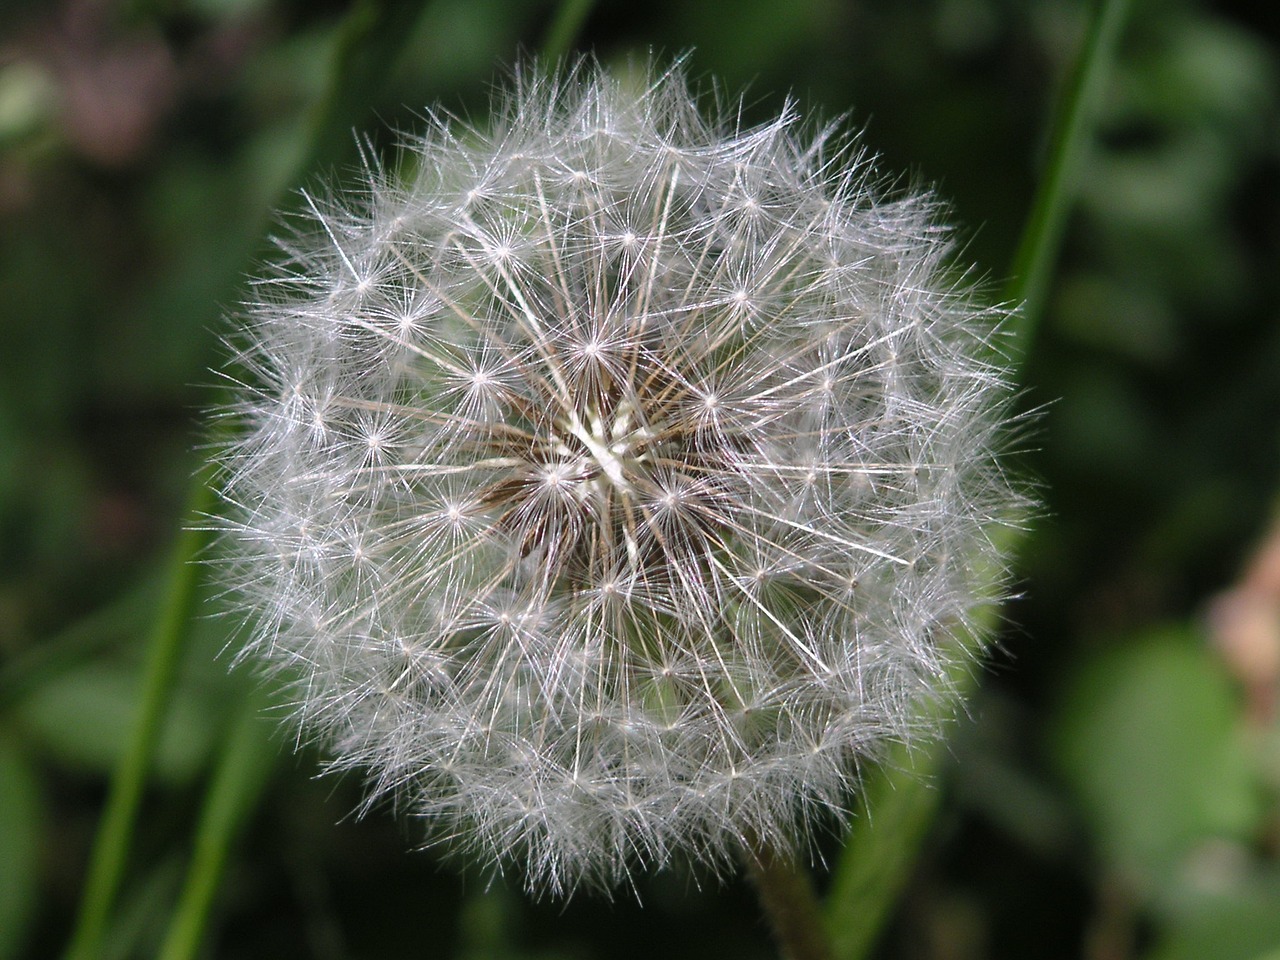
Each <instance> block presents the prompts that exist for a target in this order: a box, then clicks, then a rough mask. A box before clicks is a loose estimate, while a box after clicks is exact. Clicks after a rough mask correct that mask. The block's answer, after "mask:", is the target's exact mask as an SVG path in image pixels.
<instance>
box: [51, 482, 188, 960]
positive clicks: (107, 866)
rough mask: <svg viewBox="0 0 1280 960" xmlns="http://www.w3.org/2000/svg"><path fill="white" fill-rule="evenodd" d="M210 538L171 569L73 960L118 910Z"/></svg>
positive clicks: (84, 955) (176, 557)
mask: <svg viewBox="0 0 1280 960" xmlns="http://www.w3.org/2000/svg"><path fill="white" fill-rule="evenodd" d="M208 479H209V478H208V476H207V475H205V474H203V473H202V474H201V476H200V482H199V483H197V484H196V486H195V489H194V491H193V493H192V496H191V503H190V506H189V508H188V511H187V512H186V514H185V516H187V517H196V516H200V515H201V514H203V513H205V512H206V511H207V509H208V506H209V504H210V499H211V495H210V493H209V484H208ZM205 536H206V534H205V533H204V531H201V530H195V529H191V528H188V529H186V530H184V532H183V533H182V534H181V536H179V537H178V542H177V544H176V546H175V548H174V550H173V555H172V560H171V561H170V565H169V570H170V580H169V585H168V589H167V591H166V595H165V600H164V605H163V607H162V609H161V613H160V617H159V620H158V621H157V622H156V626H155V630H154V632H153V633H152V635H151V639H150V641H149V643H148V645H147V651H148V652H147V662H146V673H145V677H144V680H143V685H142V697H141V702H140V705H139V708H138V714H137V717H136V719H135V721H134V726H133V731H132V733H131V735H130V738H129V743H128V745H127V747H126V748H125V752H124V755H123V756H122V757H121V760H120V764H119V766H117V767H116V770H115V773H114V775H113V776H112V778H111V788H110V792H109V794H108V796H107V805H106V810H105V811H104V813H103V815H102V820H101V822H100V823H99V825H98V835H97V837H96V839H95V840H94V846H93V853H92V855H91V857H90V861H89V873H88V880H87V881H86V883H85V889H84V894H83V896H82V899H81V901H80V910H79V914H78V915H77V917H76V924H75V929H74V932H73V934H72V937H71V943H70V945H69V946H68V947H67V952H66V958H67V960H94V958H97V957H99V956H101V954H102V946H103V938H104V937H105V935H106V930H107V920H108V918H109V917H110V916H111V911H112V909H113V908H114V906H115V902H116V898H117V896H118V894H119V891H120V882H121V879H122V878H123V876H124V869H125V864H126V862H127V861H128V858H129V849H130V847H131V846H132V844H133V834H134V829H135V826H136V823H137V816H138V807H139V805H140V804H141V801H142V792H143V787H144V786H145V784H146V779H147V771H148V770H149V769H150V768H151V760H152V757H153V756H154V754H155V748H156V743H157V742H158V741H159V738H160V727H161V721H162V720H163V719H164V712H165V708H166V707H167V706H168V704H169V697H170V694H171V693H172V691H173V680H174V676H175V674H176V672H177V667H178V661H179V658H180V656H181V653H182V648H183V645H184V641H185V639H186V636H187V626H188V624H189V623H190V622H191V617H192V614H193V609H192V607H193V603H194V601H195V594H196V583H197V580H198V579H199V575H200V567H199V566H198V565H197V564H195V563H193V562H192V560H193V558H194V557H195V556H196V554H197V553H198V552H199V549H200V547H201V545H202V544H203V543H204V540H205Z"/></svg>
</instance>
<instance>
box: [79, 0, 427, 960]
mask: <svg viewBox="0 0 1280 960" xmlns="http://www.w3.org/2000/svg"><path fill="white" fill-rule="evenodd" d="M421 8H422V4H420V3H419V4H415V3H394V2H391V0H385V2H377V0H362V2H360V3H359V4H357V6H356V7H355V8H354V9H353V10H352V12H351V13H350V14H348V16H347V19H346V21H345V22H344V24H343V26H342V28H341V30H340V33H339V36H338V46H337V51H336V54H335V64H336V66H335V69H334V71H333V83H332V85H331V87H330V90H329V92H328V95H327V96H326V97H325V98H324V101H323V102H322V104H321V105H320V108H319V109H318V110H317V112H316V115H315V119H314V123H313V130H314V132H313V135H312V145H311V149H310V150H309V151H308V153H307V158H306V159H307V166H310V165H311V164H313V163H317V162H328V161H329V160H331V159H332V158H333V157H334V156H337V155H338V154H339V152H340V150H341V149H342V148H341V146H340V143H341V142H342V141H343V139H344V138H345V139H346V140H347V141H348V142H349V138H350V134H349V132H348V131H349V129H350V123H351V121H352V120H353V119H357V118H359V117H360V116H362V115H363V114H364V113H365V112H366V111H367V110H368V109H369V105H370V104H371V103H372V102H373V100H374V93H375V92H376V90H377V89H378V88H379V87H380V86H381V85H382V83H383V82H384V81H385V79H386V77H387V75H388V74H389V72H390V69H391V67H393V66H394V64H395V61H396V54H397V53H398V52H399V51H400V49H401V48H402V47H403V45H404V43H405V41H406V40H407V39H408V38H409V36H411V34H412V30H411V29H410V28H411V27H412V25H413V23H414V22H416V19H417V17H418V16H419V14H420V13H421ZM211 506H212V494H211V484H210V477H209V476H208V475H207V474H206V473H205V472H202V473H201V474H200V475H199V476H198V477H197V479H196V482H195V484H194V486H193V493H192V496H191V505H190V508H189V510H188V513H187V514H186V516H187V517H189V518H194V517H199V516H205V515H207V513H208V511H209V509H210V508H211ZM207 536H208V533H207V531H205V530H198V529H193V528H187V529H186V530H185V532H184V533H183V534H182V535H181V536H180V537H179V539H178V542H177V544H176V547H175V549H174V552H173V556H172V559H171V561H170V564H169V569H170V581H169V584H168V586H167V589H166V593H165V599H164V601H163V606H162V611H161V615H160V617H159V620H158V622H157V624H156V628H155V632H154V633H153V634H152V637H151V640H150V642H149V644H148V654H147V665H146V675H145V679H144V682H143V690H142V695H141V701H140V707H139V711H138V716H137V720H136V723H135V727H134V729H133V732H132V735H131V738H130V742H129V744H128V747H127V748H126V751H125V753H124V755H123V756H122V758H121V761H120V763H119V765H118V766H117V768H116V770H115V773H114V775H113V777H112V782H111V788H110V793H109V796H108V799H107V805H106V808H105V811H104V813H103V816H102V820H101V822H100V824H99V828H98V835H97V838H96V839H95V841H94V849H93V852H92V855H91V859H90V864H89V872H88V879H87V881H86V885H85V889H84V893H83V894H82V899H81V903H80V908H79V913H78V916H77V919H76V923H75V928H74V931H73V934H72V937H71V941H70V944H69V946H68V947H67V951H66V954H65V960H95V958H97V957H99V956H100V955H101V954H102V947H103V943H104V938H105V936H106V932H107V926H108V921H109V919H110V917H111V914H112V911H113V909H114V907H115V903H116V900H117V898H118V895H119V890H120V884H121V881H122V879H123V876H124V872H125V866H126V863H127V861H128V857H129V850H130V847H131V846H132V841H133V835H134V831H135V827H136V821H137V815H138V809H139V806H140V803H141V799H142V793H143V789H144V787H145V784H146V778H147V772H148V770H149V769H150V767H151V761H152V758H153V756H154V753H155V748H156V743H157V741H158V739H159V734H160V726H161V721H162V720H163V718H164V711H165V707H166V706H167V705H168V701H169V697H170V694H171V692H172V689H173V682H174V678H175V674H176V670H177V665H178V661H179V658H180V655H181V651H182V648H183V641H184V640H185V637H186V634H187V628H188V625H189V624H190V622H191V618H192V615H193V613H194V611H193V609H192V607H193V601H194V597H195V592H196V591H195V588H196V584H197V581H198V578H199V575H200V569H201V568H200V566H199V565H198V564H196V563H195V562H194V560H195V558H196V556H197V555H198V553H199V551H200V549H201V547H202V546H203V545H204V543H205V542H206V537H207ZM230 756H231V757H232V758H233V759H234V758H236V757H240V756H241V751H239V750H232V751H231V752H230ZM250 785H251V778H250V777H248V775H247V773H244V772H242V775H240V776H234V775H233V774H232V772H227V773H225V774H224V775H220V776H219V777H215V779H214V786H213V791H214V792H213V793H211V795H210V798H209V800H208V802H207V809H208V810H210V811H211V814H210V815H211V816H213V814H214V813H216V814H217V815H218V817H224V816H225V814H223V813H222V812H221V811H223V810H226V809H231V808H233V807H236V806H237V803H238V804H240V805H243V803H245V802H247V799H248V797H243V798H240V800H239V801H237V799H236V798H234V797H231V796H230V795H229V794H230V793H231V792H232V791H235V790H241V791H244V790H247V789H248V788H249V787H250ZM222 791H225V792H227V794H228V795H227V796H223V795H222V793H221V792H222ZM215 800H216V801H217V803H216V804H215ZM235 822H238V819H236V818H233V819H232V822H231V824H230V825H227V824H226V823H225V821H224V820H219V819H215V820H214V821H213V822H212V823H206V824H205V825H204V826H203V827H202V833H201V836H202V840H201V841H200V842H201V844H203V845H202V846H200V847H199V848H198V851H197V860H198V864H197V866H196V867H193V870H194V871H195V873H193V883H195V884H196V887H197V889H196V890H194V891H192V892H191V893H190V894H189V897H190V900H189V903H190V904H191V906H190V907H188V906H187V903H188V900H187V898H186V896H184V907H183V913H182V914H180V917H179V920H178V921H175V923H176V924H177V927H176V928H175V929H177V930H179V933H174V934H172V935H173V936H174V937H179V936H180V933H181V931H185V930H186V929H188V928H189V925H190V923H192V922H194V921H193V920H192V919H191V918H193V917H194V915H195V913H196V912H197V907H196V905H197V904H198V903H199V902H200V898H201V897H204V896H206V891H205V889H204V886H203V885H205V884H208V883H210V882H212V881H216V878H217V875H218V873H219V872H220V870H219V869H213V867H214V866H215V865H216V866H218V867H219V868H220V865H221V863H222V862H223V860H224V859H225V847H226V844H228V843H229V842H230V839H231V835H230V834H231V832H230V829H229V827H231V826H234V823H235ZM215 826H217V827H218V829H217V830H215V829H214V828H215ZM214 842H217V843H221V844H222V845H223V850H222V851H221V852H219V851H216V850H214V849H212V847H211V845H212V844H213V843H214ZM207 895H208V896H212V891H211V890H209V891H207ZM188 911H190V912H188ZM181 935H183V936H185V934H181ZM174 942H175V943H184V942H185V941H181V940H175V941H174ZM174 949H178V948H177V947H175V948H174Z"/></svg>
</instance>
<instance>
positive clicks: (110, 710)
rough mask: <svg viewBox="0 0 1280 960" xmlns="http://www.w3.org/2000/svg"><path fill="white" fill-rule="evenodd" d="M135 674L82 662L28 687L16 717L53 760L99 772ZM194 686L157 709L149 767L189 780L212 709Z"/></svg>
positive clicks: (122, 738) (109, 758) (130, 698)
mask: <svg viewBox="0 0 1280 960" xmlns="http://www.w3.org/2000/svg"><path fill="white" fill-rule="evenodd" d="M137 699H138V677H137V674H136V672H135V671H134V670H131V669H129V668H127V667H125V666H117V665H111V664H102V663H88V664H84V665H82V666H80V667H78V668H77V669H75V670H73V671H71V672H69V673H66V674H64V675H63V676H60V677H56V678H54V679H53V680H50V681H49V682H47V683H44V684H42V685H41V686H40V687H39V688H37V689H36V690H34V691H33V692H32V693H30V694H29V695H28V696H27V698H26V699H25V700H23V701H22V702H21V704H20V705H19V706H18V707H17V711H16V712H17V714H18V717H19V720H20V722H21V723H22V724H23V725H24V726H25V727H27V728H28V730H29V731H30V732H31V734H32V735H33V736H34V737H36V738H37V739H38V740H39V741H40V743H41V746H42V747H43V748H45V749H47V750H49V751H50V752H51V753H52V754H53V755H54V756H55V757H56V758H57V759H58V760H59V761H60V762H62V763H64V764H66V765H68V766H71V767H77V768H82V769H87V770H92V771H95V772H100V773H106V772H109V771H110V770H111V769H112V768H114V767H115V765H116V764H117V763H119V761H120V758H121V756H122V754H123V753H124V749H125V745H126V744H127V743H128V741H129V734H130V731H131V730H132V727H133V723H134V718H135V716H136V714H137ZM204 701H205V698H203V697H199V696H197V695H195V692H194V691H190V690H187V691H182V692H179V693H178V694H177V695H176V696H175V697H174V700H173V702H172V703H171V704H170V706H169V709H168V710H167V711H166V713H165V717H164V722H163V725H162V730H161V733H160V739H159V741H158V743H157V749H156V756H155V766H154V769H153V771H152V773H153V774H154V775H155V776H156V777H157V778H158V779H160V780H162V781H165V782H169V783H185V782H188V781H190V780H191V779H192V778H193V777H194V776H195V775H196V774H197V773H198V772H199V771H200V770H201V768H202V767H203V766H204V764H205V761H206V760H207V758H208V756H209V750H210V745H211V743H212V741H213V736H214V727H213V724H214V722H215V720H216V718H217V716H218V713H219V711H217V710H212V709H210V707H211V705H210V704H208V703H206V702H204Z"/></svg>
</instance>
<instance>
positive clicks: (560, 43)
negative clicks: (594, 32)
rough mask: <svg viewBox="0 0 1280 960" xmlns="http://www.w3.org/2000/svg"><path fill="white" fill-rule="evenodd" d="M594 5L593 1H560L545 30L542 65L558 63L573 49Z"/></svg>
mask: <svg viewBox="0 0 1280 960" xmlns="http://www.w3.org/2000/svg"><path fill="white" fill-rule="evenodd" d="M594 5H595V2H594V0H561V3H560V6H559V8H558V9H557V10H556V16H555V19H554V20H552V21H551V26H550V27H549V28H548V29H547V37H546V39H545V40H543V42H542V60H543V62H544V63H547V64H553V65H554V64H556V63H559V62H560V61H561V60H563V59H564V58H565V56H566V55H567V54H568V53H569V51H570V50H572V49H573V45H574V43H576V42H577V40H578V34H579V33H581V32H582V27H583V25H584V24H585V23H586V22H587V16H588V14H590V13H591V8H592V6H594Z"/></svg>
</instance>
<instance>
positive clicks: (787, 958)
mask: <svg viewBox="0 0 1280 960" xmlns="http://www.w3.org/2000/svg"><path fill="white" fill-rule="evenodd" d="M745 860H746V865H747V874H748V876H750V878H751V883H752V885H753V886H754V887H755V888H756V895H757V897H759V900H760V906H761V907H762V908H763V910H764V914H765V916H766V917H768V919H769V926H770V927H771V928H772V930H773V938H774V940H776V941H777V943H778V947H779V949H780V950H781V951H782V956H783V957H784V960H832V958H833V957H834V954H833V953H832V949H831V944H830V942H828V940H827V937H826V930H825V928H824V925H823V923H822V908H821V905H820V904H819V902H818V896H817V894H816V893H815V892H814V889H813V880H812V879H811V878H810V876H809V874H808V872H807V871H806V870H805V868H804V865H803V864H800V863H797V862H796V861H795V859H794V858H791V857H783V856H781V855H780V854H779V853H778V852H777V851H776V850H774V849H772V848H770V847H767V846H758V847H757V848H756V849H755V850H754V851H752V852H751V853H748V854H747V855H746V857H745Z"/></svg>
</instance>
